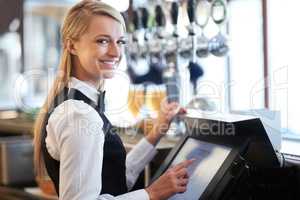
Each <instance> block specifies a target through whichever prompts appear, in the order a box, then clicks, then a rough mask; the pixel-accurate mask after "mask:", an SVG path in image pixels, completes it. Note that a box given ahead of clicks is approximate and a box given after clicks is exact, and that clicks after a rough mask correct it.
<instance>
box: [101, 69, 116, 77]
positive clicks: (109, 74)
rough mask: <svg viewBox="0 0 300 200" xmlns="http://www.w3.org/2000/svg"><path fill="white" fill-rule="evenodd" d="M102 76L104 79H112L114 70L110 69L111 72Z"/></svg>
mask: <svg viewBox="0 0 300 200" xmlns="http://www.w3.org/2000/svg"><path fill="white" fill-rule="evenodd" d="M102 77H103V78H104V79H111V78H113V77H114V71H109V72H105V73H102Z"/></svg>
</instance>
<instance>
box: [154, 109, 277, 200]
mask: <svg viewBox="0 0 300 200" xmlns="http://www.w3.org/2000/svg"><path fill="white" fill-rule="evenodd" d="M183 120H184V122H185V124H186V127H187V128H186V133H185V136H184V137H182V139H181V140H180V141H179V142H178V144H177V145H176V146H175V147H174V148H173V149H172V150H171V151H170V153H169V155H168V156H167V157H166V159H165V160H164V161H163V163H162V165H161V166H160V168H159V169H158V170H157V171H156V174H155V175H154V178H153V180H152V181H154V180H156V179H157V178H158V177H159V176H160V175H161V174H162V173H164V172H165V171H166V170H167V169H168V168H170V167H172V166H173V165H176V164H177V163H179V162H181V161H184V160H187V159H191V158H194V159H196V160H195V161H194V162H193V163H192V165H191V166H189V167H188V172H189V176H190V179H189V183H188V186H187V191H186V192H184V193H181V194H176V195H174V196H173V197H171V198H170V200H198V199H199V200H208V199H209V200H220V199H222V200H223V199H224V200H225V199H251V198H250V197H249V196H247V197H246V195H249V193H251V192H253V190H252V191H250V190H251V189H249V187H248V186H249V184H248V182H249V177H250V174H251V172H252V171H255V170H256V171H259V170H262V171H264V170H268V169H276V168H279V167H280V163H279V161H278V158H277V155H276V153H275V151H274V149H273V146H272V144H271V142H270V140H269V138H268V135H267V133H266V131H265V129H264V126H263V124H262V122H261V121H260V119H259V118H256V117H252V116H245V115H231V114H218V115H216V114H213V115H212V114H203V113H199V112H197V111H196V110H195V111H189V112H188V114H187V115H186V116H185V117H184V119H183ZM247 184H248V186H247ZM252 189H253V188H252Z"/></svg>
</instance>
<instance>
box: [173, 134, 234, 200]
mask: <svg viewBox="0 0 300 200" xmlns="http://www.w3.org/2000/svg"><path fill="white" fill-rule="evenodd" d="M231 150H232V149H231V148H230V147H226V146H223V145H218V144H212V143H208V142H204V141H200V140H197V139H194V138H191V137H189V138H188V139H187V140H186V141H185V143H184V144H183V146H182V147H181V148H180V150H179V151H178V153H177V155H176V156H175V157H174V159H173V160H172V162H171V164H170V165H169V167H172V166H174V165H176V164H178V163H180V162H182V161H184V160H187V159H192V158H194V159H196V160H195V161H194V162H193V163H192V164H191V166H189V167H188V173H189V176H190V179H189V183H188V186H187V191H186V192H184V193H181V194H176V195H175V196H173V197H171V198H169V200H183V199H188V200H198V199H199V198H200V197H201V195H202V194H203V192H204V191H205V189H206V188H207V186H208V184H209V183H210V182H211V180H212V179H213V177H214V176H215V175H216V173H217V172H218V170H219V169H220V168H221V166H222V164H223V163H224V161H225V160H226V158H227V157H228V155H229V154H230V152H231Z"/></svg>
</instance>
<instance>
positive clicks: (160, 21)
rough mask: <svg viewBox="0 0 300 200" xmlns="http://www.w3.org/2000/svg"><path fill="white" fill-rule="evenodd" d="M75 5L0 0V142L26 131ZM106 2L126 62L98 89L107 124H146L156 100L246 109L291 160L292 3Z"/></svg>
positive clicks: (294, 89) (298, 4)
mask: <svg viewBox="0 0 300 200" xmlns="http://www.w3.org/2000/svg"><path fill="white" fill-rule="evenodd" d="M76 2H78V1H77V0H0V13H1V14H0V132H1V133H3V136H7V135H11V134H13V135H22V136H28V135H31V133H32V124H33V121H34V118H35V114H36V113H37V112H38V109H39V107H40V106H41V105H42V103H43V102H44V100H45V98H46V95H47V93H48V92H49V90H50V88H51V84H52V81H53V78H54V76H55V74H56V71H57V69H58V64H59V58H60V51H61V42H60V32H59V31H60V28H61V24H62V20H63V18H64V16H65V14H66V11H67V10H68V9H69V8H70V7H71V6H72V5H73V4H74V3H76ZM105 2H107V3H108V4H111V5H112V6H114V7H116V8H117V9H118V10H120V11H121V12H122V14H123V16H124V18H125V20H126V24H127V31H128V32H127V35H126V36H127V39H128V44H127V48H126V50H125V52H124V54H125V56H124V57H123V60H122V62H121V64H120V66H119V68H118V70H117V71H116V75H115V77H114V78H113V79H111V80H108V81H107V82H106V84H105V90H106V93H107V98H106V106H107V107H106V112H107V115H108V116H109V118H110V119H111V121H112V123H113V124H114V125H115V126H117V127H121V128H128V127H130V126H132V125H134V124H137V123H138V122H140V121H141V120H143V119H148V118H155V117H156V116H157V112H158V110H159V108H160V103H161V101H163V100H165V99H168V100H173V101H178V102H179V103H180V104H181V105H182V106H184V107H187V108H192V109H198V110H202V111H206V112H210V113H248V114H249V113H252V114H253V112H254V114H257V115H260V116H263V117H264V118H267V119H268V120H269V121H272V122H274V121H276V122H275V125H274V126H273V125H272V127H273V128H274V127H276V131H277V132H278V133H277V134H278V136H277V137H278V138H279V140H280V143H281V144H280V148H281V150H282V152H287V153H289V154H298V155H300V148H299V147H300V146H299V144H300V143H299V142H300V140H299V139H300V123H299V119H298V118H299V117H298V116H299V115H300V108H299V107H298V103H299V102H300V97H299V91H298V88H299V85H300V80H299V78H298V73H299V69H298V67H299V59H298V49H299V47H298V46H297V45H300V28H299V26H298V25H297V24H298V23H297V21H298V20H297V19H299V18H300V13H299V12H298V10H299V8H300V1H298V0H285V1H283V0H278V1H274V0H227V1H226V0H197V1H188V0H178V1H175V0H173V1H172V0H130V1H129V0H121V1H114V0H111V1H109V0H106V1H105ZM256 111H259V112H256ZM260 111H263V112H264V113H267V114H261V112H260ZM274 113H276V114H274ZM179 127H180V125H179ZM28 133H29V134H28ZM31 136H32V135H31ZM30 138H31V137H30ZM29 141H31V140H30V139H29Z"/></svg>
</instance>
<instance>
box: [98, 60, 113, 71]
mask: <svg viewBox="0 0 300 200" xmlns="http://www.w3.org/2000/svg"><path fill="white" fill-rule="evenodd" d="M100 63H101V65H102V67H103V68H104V69H114V68H115V66H116V64H117V61H115V60H100Z"/></svg>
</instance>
